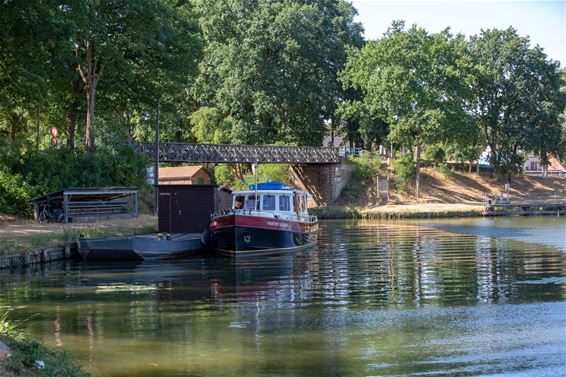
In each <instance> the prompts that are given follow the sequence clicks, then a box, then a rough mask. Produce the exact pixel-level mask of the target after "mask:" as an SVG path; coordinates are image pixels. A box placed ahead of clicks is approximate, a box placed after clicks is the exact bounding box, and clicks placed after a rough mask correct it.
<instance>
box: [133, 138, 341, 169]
mask: <svg viewBox="0 0 566 377" xmlns="http://www.w3.org/2000/svg"><path fill="white" fill-rule="evenodd" d="M137 148H138V150H139V151H140V152H142V153H144V154H146V155H148V157H149V158H150V159H152V160H154V159H155V143H152V142H140V143H138V145H137ZM159 160H160V161H163V162H166V161H169V162H210V163H253V162H256V161H257V162H260V163H288V164H335V163H338V162H340V156H339V153H338V148H331V147H290V146H271V145H241V144H189V143H174V142H161V143H159Z"/></svg>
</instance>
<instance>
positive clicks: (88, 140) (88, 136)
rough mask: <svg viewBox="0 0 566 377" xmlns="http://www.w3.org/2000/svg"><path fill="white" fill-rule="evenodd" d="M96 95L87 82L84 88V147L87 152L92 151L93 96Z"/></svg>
mask: <svg viewBox="0 0 566 377" xmlns="http://www.w3.org/2000/svg"><path fill="white" fill-rule="evenodd" d="M95 95H96V91H95V89H94V88H93V87H92V85H88V84H87V89H86V101H87V112H86V130H85V131H86V132H85V147H86V150H87V151H89V152H94V96H95Z"/></svg>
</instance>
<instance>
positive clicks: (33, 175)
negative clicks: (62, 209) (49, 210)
mask: <svg viewBox="0 0 566 377" xmlns="http://www.w3.org/2000/svg"><path fill="white" fill-rule="evenodd" d="M0 158H1V159H2V160H0V166H2V168H1V169H0V212H3V213H7V214H13V215H19V216H25V215H29V214H31V206H32V203H31V202H29V199H32V198H33V197H36V196H40V195H44V194H47V193H50V192H53V191H58V190H61V189H63V188H68V187H111V186H136V187H141V186H143V185H145V184H146V177H147V165H148V162H147V159H146V158H145V157H144V156H141V155H138V154H136V153H135V152H134V151H133V150H132V149H131V148H129V147H127V146H118V147H99V148H98V149H97V150H96V152H94V153H87V152H85V151H82V150H78V151H69V150H67V149H62V148H61V149H51V148H50V149H45V150H39V151H35V150H28V151H27V152H26V153H25V154H20V153H18V152H17V151H15V150H13V149H11V150H10V151H6V150H4V151H2V153H0Z"/></svg>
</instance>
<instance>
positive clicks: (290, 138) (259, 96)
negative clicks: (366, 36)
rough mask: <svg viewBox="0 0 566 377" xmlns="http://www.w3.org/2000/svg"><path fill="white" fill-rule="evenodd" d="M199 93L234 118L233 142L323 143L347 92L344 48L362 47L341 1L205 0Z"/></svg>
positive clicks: (356, 27)
mask: <svg viewBox="0 0 566 377" xmlns="http://www.w3.org/2000/svg"><path fill="white" fill-rule="evenodd" d="M199 9H200V24H201V27H202V30H203V36H204V40H205V44H206V47H205V51H204V57H203V60H202V62H201V63H200V75H199V78H198V80H197V85H196V88H195V89H196V91H197V93H198V95H199V98H200V100H201V102H202V104H203V105H205V106H208V107H214V108H217V109H218V110H219V111H220V112H221V113H222V114H223V115H224V116H231V117H232V118H234V119H235V120H236V122H234V123H233V128H232V133H231V134H232V137H231V139H232V142H235V143H252V144H254V143H261V144H266V143H273V142H275V141H284V142H285V143H289V144H310V145H320V143H321V142H322V137H323V134H324V132H325V120H328V119H330V117H331V116H332V114H333V113H334V110H335V108H336V104H337V101H338V99H339V98H340V96H341V95H342V89H341V88H340V86H339V84H338V82H337V79H336V77H337V72H338V71H339V70H340V69H341V68H342V66H343V64H344V62H345V56H346V52H345V49H346V46H347V45H351V44H353V45H361V43H362V37H361V30H362V29H361V26H360V24H358V23H356V22H354V20H353V19H354V16H355V10H354V8H353V7H352V6H351V4H349V3H348V2H346V1H343V0H324V1H317V2H313V1H307V0H292V1H271V0H246V1H235V0H231V1H220V0H213V1H202V2H201V3H200V8H199Z"/></svg>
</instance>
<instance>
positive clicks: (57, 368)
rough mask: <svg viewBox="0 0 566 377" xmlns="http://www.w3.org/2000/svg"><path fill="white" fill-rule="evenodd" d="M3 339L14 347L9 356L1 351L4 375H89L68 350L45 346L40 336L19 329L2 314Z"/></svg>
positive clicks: (0, 331)
mask: <svg viewBox="0 0 566 377" xmlns="http://www.w3.org/2000/svg"><path fill="white" fill-rule="evenodd" d="M0 342H2V343H4V344H5V345H7V346H8V347H10V349H11V350H12V354H11V355H10V356H7V355H6V354H4V353H2V352H0V376H3V377H15V376H23V377H32V376H38V377H39V376H41V377H66V376H69V377H88V376H90V374H89V373H87V372H84V371H82V370H81V368H80V366H79V365H78V364H77V363H76V362H75V361H74V360H73V358H72V355H71V354H69V353H68V352H61V351H55V350H52V349H50V348H47V347H45V346H44V345H43V344H42V343H41V342H40V341H39V340H36V339H30V338H28V337H26V336H25V335H24V334H22V333H20V332H18V331H17V329H16V327H15V326H14V325H13V324H12V323H10V322H9V321H8V320H7V315H6V314H3V315H1V316H0Z"/></svg>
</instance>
